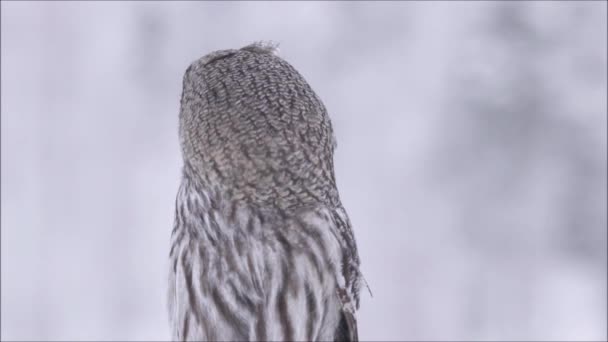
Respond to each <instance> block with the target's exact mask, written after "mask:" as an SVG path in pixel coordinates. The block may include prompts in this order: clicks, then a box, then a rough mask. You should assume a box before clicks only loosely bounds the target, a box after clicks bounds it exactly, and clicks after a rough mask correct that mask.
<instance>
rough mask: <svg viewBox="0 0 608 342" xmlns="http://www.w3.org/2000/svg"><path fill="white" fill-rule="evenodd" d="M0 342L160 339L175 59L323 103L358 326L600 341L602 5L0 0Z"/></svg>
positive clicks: (370, 333)
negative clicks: (268, 54) (260, 69)
mask: <svg viewBox="0 0 608 342" xmlns="http://www.w3.org/2000/svg"><path fill="white" fill-rule="evenodd" d="M1 10H2V34H1V39H2V40H1V42H2V62H1V64H2V83H1V89H2V105H1V110H2V122H1V123H2V130H1V133H2V139H1V142H2V149H1V152H2V170H1V171H2V173H1V176H2V208H1V209H2V220H1V223H2V231H1V232H2V243H1V247H2V251H1V256H2V263H1V264H2V283H1V285H2V296H1V300H2V312H1V314H2V317H1V323H2V333H1V338H2V339H3V340H18V339H27V340H42V339H54V340H132V339H135V340H167V339H168V338H169V333H168V324H167V315H166V312H165V307H166V300H165V299H166V296H165V292H166V270H167V265H168V261H167V257H168V246H169V236H170V231H171V228H172V221H173V211H174V200H175V194H176V191H177V186H178V182H179V178H180V168H181V155H180V150H179V146H178V139H177V115H178V110H179V98H180V92H181V81H182V76H183V72H184V71H185V69H186V67H187V66H188V65H189V63H190V62H192V61H193V60H195V59H197V58H199V57H201V56H202V55H204V54H206V53H208V52H210V51H213V50H217V49H225V48H238V47H241V46H243V45H246V44H249V43H251V42H253V41H256V40H274V41H276V42H279V43H280V44H281V55H282V56H283V57H284V58H285V59H286V60H287V61H289V62H290V63H291V64H293V65H294V66H295V67H296V69H298V70H299V71H300V72H301V73H302V74H303V75H304V77H305V78H306V79H307V80H308V81H309V82H310V84H311V85H312V87H313V88H314V89H315V91H316V92H317V93H318V94H319V96H320V97H321V98H322V100H323V101H324V102H325V105H326V107H327V108H328V111H329V113H330V116H331V117H332V119H333V123H334V128H335V131H336V136H337V140H338V150H337V153H336V156H335V158H336V173H337V180H338V187H339V190H340V193H341V197H342V201H343V203H344V205H345V207H346V209H347V210H348V212H349V213H350V216H351V220H352V222H353V225H354V229H355V233H356V237H357V241H358V244H359V250H360V255H361V259H362V263H363V264H362V268H363V272H364V276H365V278H366V279H367V281H368V283H369V286H370V288H371V290H372V292H373V297H370V295H369V293H368V292H367V290H366V289H364V292H363V300H362V305H361V310H360V311H359V333H360V337H361V339H362V340H491V339H497V340H514V339H525V340H535V339H542V340H552V339H561V340H577V339H578V340H605V339H606V338H607V336H606V318H607V317H606V299H607V298H606V266H607V265H606V264H607V262H606V224H607V220H606V204H607V203H606V186H607V183H606V172H607V168H606V124H607V122H606V118H607V115H606V110H607V105H606V91H607V86H606V73H607V68H606V65H607V60H606V40H607V37H606V29H607V28H606V2H604V1H598V2H538V3H531V2H504V3H503V2H494V1H491V2H461V3H458V2H420V3H418V2H383V3H371V2H369V3H366V2H356V3H355V2H353V3H344V2H340V3H338V2H329V3H317V2H290V3H287V2H281V3H277V2H272V3H260V2H236V3H219V2H207V3H197V2H177V3H176V2H171V3H170V2H127V3H123V2H108V3H100V2H51V3H46V2H10V3H7V2H4V1H3V2H2V4H1Z"/></svg>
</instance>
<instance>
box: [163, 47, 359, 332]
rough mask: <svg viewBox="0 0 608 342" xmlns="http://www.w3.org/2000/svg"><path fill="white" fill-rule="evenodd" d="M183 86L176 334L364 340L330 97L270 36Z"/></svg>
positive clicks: (228, 53) (174, 253)
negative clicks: (337, 175)
mask: <svg viewBox="0 0 608 342" xmlns="http://www.w3.org/2000/svg"><path fill="white" fill-rule="evenodd" d="M183 87H184V89H183V92H182V99H181V111H180V142H181V147H182V152H183V157H184V167H183V173H182V181H181V184H180V187H179V190H178V194H177V198H176V203H175V223H174V227H173V231H172V234H171V246H170V252H169V260H170V267H169V287H168V311H169V318H170V324H171V330H172V338H173V340H211V341H245V340H258V341H304V340H308V341H336V340H345V341H346V340H348V341H354V340H357V339H358V335H357V323H356V319H355V311H356V309H358V306H359V288H360V279H361V275H360V271H359V257H358V253H357V247H356V243H355V238H354V235H353V231H352V229H351V225H350V222H349V219H348V216H347V214H346V211H345V210H344V208H343V207H342V205H341V203H340V199H339V196H338V192H337V188H336V184H335V180H334V171H333V150H334V149H335V140H334V137H333V131H332V128H331V122H330V120H329V117H328V116H327V113H326V110H325V107H324V106H323V104H322V102H321V100H320V99H319V98H318V97H317V96H316V94H315V93H314V92H313V91H312V89H311V88H310V86H309V85H308V84H307V83H306V81H304V79H303V78H302V76H301V75H300V74H299V73H298V72H297V71H296V70H295V69H294V68H293V67H292V66H291V65H289V64H288V63H287V62H285V61H284V60H282V59H280V58H279V57H277V56H276V46H274V45H272V44H253V45H250V46H246V47H244V48H242V49H239V50H222V51H217V52H214V53H211V54H209V55H207V56H204V57H202V58H201V59H199V60H197V61H195V62H194V63H193V64H192V65H191V66H190V67H189V68H188V70H187V71H186V74H185V75H184V85H183Z"/></svg>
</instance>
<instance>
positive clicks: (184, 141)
mask: <svg viewBox="0 0 608 342" xmlns="http://www.w3.org/2000/svg"><path fill="white" fill-rule="evenodd" d="M180 140H181V146H182V151H183V155H184V160H185V162H186V163H187V164H190V165H192V167H193V168H194V169H195V170H196V172H198V173H200V174H201V175H202V176H203V177H206V178H208V179H209V180H210V181H212V182H216V183H220V184H222V185H223V186H225V187H226V188H228V189H230V191H235V192H236V193H237V194H238V195H240V196H244V197H248V196H249V197H251V196H253V197H256V198H257V200H259V199H260V198H262V197H263V198H266V197H268V196H271V197H272V196H275V197H276V196H277V194H276V193H275V192H276V191H281V190H284V191H288V192H297V191H299V190H300V189H295V188H293V187H296V186H297V187H306V188H309V189H312V192H313V195H314V196H317V195H318V196H324V195H323V194H322V193H324V192H326V191H328V189H329V188H330V187H333V161H332V158H333V156H332V153H333V147H334V140H333V132H332V128H331V123H330V120H329V117H328V116H327V113H326V110H325V107H324V105H323V103H322V102H321V100H320V99H319V97H318V96H317V95H316V94H315V93H314V91H313V90H312V88H311V87H310V86H309V84H308V83H307V82H306V81H305V80H304V78H303V77H302V76H301V75H300V73H298V72H297V71H296V70H295V69H294V68H293V67H292V66H291V65H290V64H289V63H287V62H286V61H285V60H283V59H282V58H280V57H279V56H277V46H276V45H274V44H268V43H256V44H252V45H248V46H246V47H243V48H241V49H238V50H221V51H216V52H212V53H210V54H208V55H205V56H204V57H202V58H200V59H199V60H197V61H195V62H194V63H192V64H191V65H190V66H189V67H188V69H187V70H186V73H185V75H184V82H183V93H182V99H181V111H180ZM294 184H295V185H294ZM317 192H319V193H317ZM314 196H313V197H314ZM296 197H298V196H296Z"/></svg>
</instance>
